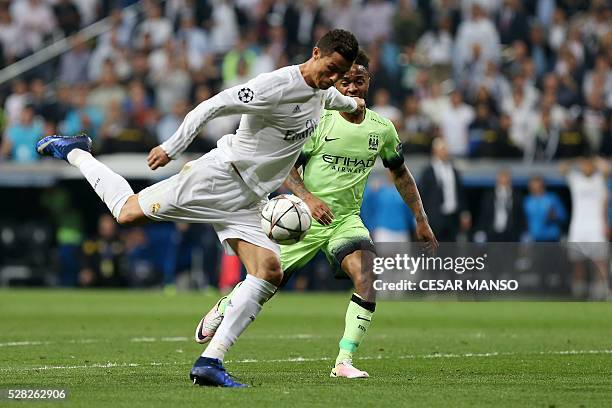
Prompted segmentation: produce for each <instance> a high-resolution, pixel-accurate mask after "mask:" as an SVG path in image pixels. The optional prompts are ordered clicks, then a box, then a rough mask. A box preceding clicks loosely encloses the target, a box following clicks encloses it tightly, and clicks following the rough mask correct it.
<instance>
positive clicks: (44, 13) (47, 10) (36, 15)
mask: <svg viewBox="0 0 612 408" xmlns="http://www.w3.org/2000/svg"><path fill="white" fill-rule="evenodd" d="M10 11H11V15H12V16H13V20H14V21H15V23H17V25H18V26H19V28H20V30H21V35H22V36H23V39H24V41H25V43H26V44H27V46H28V47H29V48H30V49H31V50H37V49H39V48H40V47H42V45H43V40H44V38H45V37H46V36H48V35H51V34H52V33H53V30H55V28H56V26H57V23H56V21H55V16H54V15H53V10H51V6H50V5H49V4H47V3H46V2H44V1H42V0H21V1H14V2H12V4H11V6H10Z"/></svg>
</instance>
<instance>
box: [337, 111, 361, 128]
mask: <svg viewBox="0 0 612 408" xmlns="http://www.w3.org/2000/svg"><path fill="white" fill-rule="evenodd" d="M365 113H366V111H365V109H364V110H363V111H360V112H358V113H349V112H340V116H342V117H343V118H344V120H346V121H347V122H351V123H355V124H356V125H358V124H360V123H361V122H363V121H364V120H365Z"/></svg>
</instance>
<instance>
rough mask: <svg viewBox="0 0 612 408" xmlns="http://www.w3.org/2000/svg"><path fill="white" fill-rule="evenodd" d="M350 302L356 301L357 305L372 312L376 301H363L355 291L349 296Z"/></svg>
mask: <svg viewBox="0 0 612 408" xmlns="http://www.w3.org/2000/svg"><path fill="white" fill-rule="evenodd" d="M351 302H354V303H356V304H357V305H359V306H361V307H362V308H364V309H365V310H368V311H370V312H372V313H374V311H375V310H376V302H368V301H365V300H363V299H362V298H361V297H360V296H359V295H358V294H356V293H353V296H351Z"/></svg>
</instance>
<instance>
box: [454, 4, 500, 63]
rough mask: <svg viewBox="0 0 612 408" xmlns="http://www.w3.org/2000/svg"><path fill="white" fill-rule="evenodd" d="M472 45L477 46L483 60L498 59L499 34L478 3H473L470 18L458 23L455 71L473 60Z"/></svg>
mask: <svg viewBox="0 0 612 408" xmlns="http://www.w3.org/2000/svg"><path fill="white" fill-rule="evenodd" d="M474 45H478V46H479V50H480V53H481V55H482V59H484V60H485V61H489V60H492V61H497V60H498V59H499V55H500V50H501V48H500V47H501V46H500V43H499V34H498V33H497V29H496V28H495V25H494V24H493V22H492V21H491V19H490V18H489V17H488V16H487V14H486V12H485V10H484V9H483V8H482V6H480V5H478V4H474V5H473V8H472V18H471V19H470V20H464V21H462V22H461V24H459V29H458V31H457V38H456V42H455V47H456V49H455V52H456V57H455V63H454V67H455V72H463V70H464V67H465V65H466V64H467V63H468V62H469V61H471V60H473V57H474V55H473V53H474V49H475V48H474Z"/></svg>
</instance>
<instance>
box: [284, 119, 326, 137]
mask: <svg viewBox="0 0 612 408" xmlns="http://www.w3.org/2000/svg"><path fill="white" fill-rule="evenodd" d="M318 123H319V120H318V119H308V120H307V121H306V129H305V130H302V131H301V132H295V131H293V130H288V131H286V132H285V137H284V138H283V139H285V140H289V141H295V140H302V139H306V138H308V137H310V136H312V134H313V133H314V131H315V129H316V128H317V124H318Z"/></svg>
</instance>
